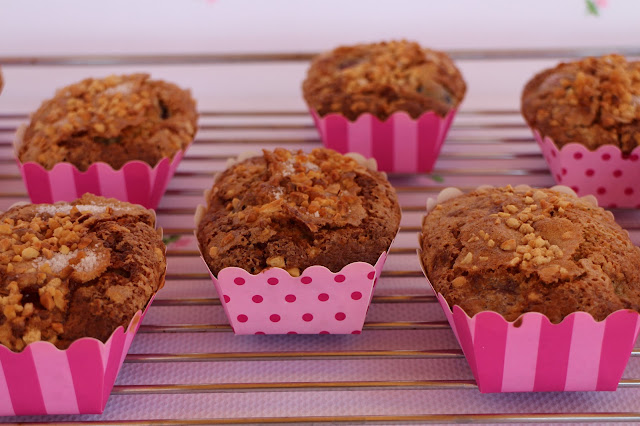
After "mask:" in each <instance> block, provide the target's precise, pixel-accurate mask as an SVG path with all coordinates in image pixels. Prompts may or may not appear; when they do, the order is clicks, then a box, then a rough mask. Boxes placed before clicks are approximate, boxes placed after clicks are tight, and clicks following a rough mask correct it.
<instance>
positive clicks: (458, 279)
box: [451, 276, 467, 287]
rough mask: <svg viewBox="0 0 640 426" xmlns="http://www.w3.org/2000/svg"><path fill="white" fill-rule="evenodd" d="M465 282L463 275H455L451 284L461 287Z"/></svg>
mask: <svg viewBox="0 0 640 426" xmlns="http://www.w3.org/2000/svg"><path fill="white" fill-rule="evenodd" d="M466 283H467V279H466V278H465V277H462V276H460V277H456V278H454V280H453V281H451V285H453V286H454V287H462V286H463V285H465V284H466Z"/></svg>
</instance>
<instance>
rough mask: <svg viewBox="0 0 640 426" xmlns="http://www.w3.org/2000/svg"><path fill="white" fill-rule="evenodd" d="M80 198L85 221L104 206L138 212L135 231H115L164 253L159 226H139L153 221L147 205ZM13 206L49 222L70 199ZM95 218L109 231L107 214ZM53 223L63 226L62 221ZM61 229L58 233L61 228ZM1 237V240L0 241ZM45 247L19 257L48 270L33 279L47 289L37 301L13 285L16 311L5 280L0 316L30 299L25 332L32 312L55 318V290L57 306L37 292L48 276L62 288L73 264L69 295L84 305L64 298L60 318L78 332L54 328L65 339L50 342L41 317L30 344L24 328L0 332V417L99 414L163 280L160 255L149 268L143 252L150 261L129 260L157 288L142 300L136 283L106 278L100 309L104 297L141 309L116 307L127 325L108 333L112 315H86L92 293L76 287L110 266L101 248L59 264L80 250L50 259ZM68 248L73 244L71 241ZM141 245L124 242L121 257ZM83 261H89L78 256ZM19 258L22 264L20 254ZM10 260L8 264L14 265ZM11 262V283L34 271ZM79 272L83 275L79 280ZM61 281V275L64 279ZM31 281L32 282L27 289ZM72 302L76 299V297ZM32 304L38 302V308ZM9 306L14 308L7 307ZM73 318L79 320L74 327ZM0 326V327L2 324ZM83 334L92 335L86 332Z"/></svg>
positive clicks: (24, 307)
mask: <svg viewBox="0 0 640 426" xmlns="http://www.w3.org/2000/svg"><path fill="white" fill-rule="evenodd" d="M78 202H79V203H78V204H74V205H75V206H78V207H79V213H78V214H79V215H80V216H79V217H82V219H83V220H85V221H88V220H90V219H91V216H90V215H92V214H102V213H104V212H105V211H106V212H107V213H108V214H109V210H108V209H107V210H104V208H111V209H113V210H111V213H113V214H114V215H116V214H122V215H131V216H133V219H136V218H137V219H138V220H137V221H135V220H132V221H131V222H132V223H133V224H134V226H135V230H133V231H129V232H125V231H121V230H120V231H114V232H124V234H125V235H129V233H130V232H135V238H136V239H137V238H139V239H141V240H146V239H150V241H151V242H152V243H153V241H155V242H156V244H152V245H151V246H150V247H152V249H153V250H155V251H154V253H155V256H156V259H157V260H159V259H160V258H159V257H158V256H160V254H161V252H162V256H161V257H163V258H164V257H165V256H166V254H165V253H164V251H163V250H166V247H164V244H163V243H162V234H163V232H162V228H157V229H154V230H151V229H149V227H146V229H145V226H144V225H145V224H147V225H148V224H149V221H151V222H155V212H154V211H153V210H146V209H142V207H141V206H133V205H129V204H124V203H120V202H119V201H118V200H115V199H110V200H106V199H100V198H98V197H96V196H93V195H90V194H86V195H85V196H83V197H82V198H80V199H79V200H78ZM13 207H17V208H18V209H20V208H26V209H30V208H35V209H36V212H37V214H47V215H50V219H49V221H51V220H53V219H54V218H58V217H61V216H58V215H57V213H59V212H63V213H62V214H63V215H64V214H65V213H64V212H66V211H68V209H66V208H67V207H69V204H65V203H58V204H40V205H37V206H31V205H29V204H27V203H17V204H15V205H14V206H12V207H11V208H13ZM11 208H10V209H11ZM85 209H86V210H85ZM68 214H73V213H68ZM14 217H15V216H14ZM17 217H20V216H17ZM101 220H102V222H101V223H102V226H105V228H103V232H109V231H106V226H107V224H108V220H109V219H105V218H101ZM6 223H7V222H4V221H0V226H2V227H3V229H2V231H3V232H0V234H4V235H7V234H6V232H4V231H6V228H5V227H6ZM49 223H50V222H49ZM76 223H77V222H76ZM83 223H86V222H83ZM124 226H125V225H123V226H121V228H124ZM128 227H129V229H132V227H131V225H128ZM49 229H51V228H49ZM56 229H62V227H59V228H56ZM74 229H75V228H74ZM74 232H76V231H74ZM78 232H80V231H78ZM55 234H57V233H55ZM32 235H33V234H32ZM60 235H61V236H62V233H61V234H60ZM83 235H84V237H83V238H85V237H89V234H88V233H87V234H83ZM114 235H115V234H111V236H114ZM33 238H34V239H37V237H36V236H33ZM62 238H65V237H62ZM52 239H53V238H49V239H48V240H49V242H50V241H51V240H52ZM81 241H82V240H81ZM119 241H121V242H123V243H125V242H126V241H125V240H124V239H123V240H119ZM2 242H4V240H3V241H2ZM34 244H35V243H34ZM56 244H57V243H56ZM69 244H70V243H69ZM128 244H129V243H128ZM70 245H71V244H70ZM3 246H4V245H3ZM30 247H35V246H30ZM44 247H45V246H44V245H43V248H42V253H41V256H39V257H34V256H36V254H35V253H31V254H29V255H28V254H27V253H26V250H27V249H25V250H23V251H22V256H21V257H23V260H24V259H32V260H30V262H32V264H31V265H32V267H33V268H35V269H34V270H37V271H39V272H40V273H42V272H44V273H42V274H41V275H50V277H49V278H50V280H49V282H46V278H44V279H43V281H42V283H41V284H38V290H45V291H43V292H39V291H36V292H35V294H36V295H38V294H39V301H38V302H36V301H35V299H34V298H33V294H31V293H29V292H27V291H25V290H24V289H21V290H20V291H19V295H20V298H18V299H17V300H18V301H19V302H18V303H19V304H20V306H21V309H20V311H18V308H17V307H15V306H12V305H11V303H13V302H11V300H10V299H11V298H12V297H14V294H15V293H13V291H12V288H11V286H12V285H14V286H15V288H16V289H17V288H18V286H17V282H16V283H14V282H11V283H9V284H8V285H7V286H6V288H4V289H3V291H4V290H5V289H8V290H7V291H8V296H6V297H4V299H5V301H6V303H7V304H6V305H5V301H3V303H2V305H1V306H2V308H3V312H4V314H5V316H4V317H3V319H5V320H8V321H11V317H8V316H7V315H10V314H11V312H12V311H13V312H22V313H24V311H26V310H27V309H28V305H32V306H31V308H32V311H33V312H34V313H33V314H31V316H27V317H25V316H24V315H22V314H20V315H22V317H21V318H22V319H23V321H22V324H23V328H24V329H25V330H26V331H27V334H28V332H29V331H32V329H31V327H32V326H33V324H35V326H36V327H37V325H38V323H37V322H36V323H31V322H30V321H31V318H32V317H35V314H36V313H37V314H38V315H37V316H38V317H39V318H41V319H42V318H52V321H53V318H54V315H57V312H56V309H57V307H58V301H57V300H56V297H57V295H54V298H53V299H52V300H51V302H50V303H51V304H53V303H54V302H55V306H53V305H50V304H48V303H47V301H46V300H43V296H45V295H46V293H47V290H50V288H49V285H50V284H52V283H53V280H54V279H57V281H58V285H57V286H55V285H54V288H60V289H61V288H62V284H61V283H60V278H62V277H63V276H65V275H66V276H69V274H68V273H65V272H64V271H65V270H66V269H67V268H69V267H70V265H71V264H73V265H74V266H73V270H72V272H70V273H71V276H74V277H75V278H74V279H77V280H78V281H77V284H76V286H77V288H84V289H85V294H83V295H82V296H80V297H78V298H77V299H74V300H76V303H80V304H82V303H84V305H83V306H82V308H83V309H74V308H73V307H71V306H70V302H65V303H66V307H65V308H64V312H66V314H65V315H66V316H65V317H63V318H64V320H63V322H64V324H60V325H61V326H62V327H64V331H65V332H67V331H68V330H73V327H74V321H75V322H76V323H75V325H76V328H77V330H80V332H78V331H77V330H76V331H70V332H71V333H72V336H71V337H67V338H64V337H63V336H64V335H62V334H60V335H59V336H60V337H63V338H62V339H58V340H55V343H56V344H54V343H52V342H51V341H54V340H51V339H50V340H51V341H47V340H45V339H46V336H48V335H45V333H46V329H47V328H53V329H55V328H54V327H53V325H54V324H51V325H46V323H44V322H41V323H40V324H41V327H44V328H40V329H37V328H36V330H38V332H37V335H38V337H37V338H36V339H31V340H32V341H30V342H29V341H27V338H26V337H25V336H26V334H25V335H24V336H22V337H21V339H23V340H20V339H17V340H16V339H15V336H14V339H13V340H12V339H11V335H7V334H4V333H3V335H2V338H3V339H8V340H5V341H4V342H3V343H2V344H0V416H23V415H49V414H100V413H102V412H103V411H104V409H105V406H106V404H107V401H108V399H109V395H110V394H111V390H112V388H113V386H114V383H115V381H116V378H117V376H118V373H119V371H120V369H121V367H122V364H123V363H124V360H125V357H126V355H127V352H128V351H129V348H130V346H131V343H132V342H133V339H134V337H135V335H136V333H137V331H138V329H139V327H140V324H141V323H142V321H143V320H144V317H145V315H146V313H147V312H148V310H149V308H150V306H151V304H152V303H153V301H154V299H155V297H156V294H157V292H158V291H159V290H160V289H161V288H162V287H163V285H164V275H165V273H166V265H165V264H164V260H163V261H162V262H161V263H159V264H158V263H157V265H158V268H157V269H156V270H155V271H154V270H151V269H150V268H149V267H147V266H148V265H150V264H152V262H153V260H151V256H145V257H146V258H147V259H149V260H148V262H147V261H145V262H147V265H146V266H145V265H144V264H143V263H145V262H141V261H140V260H139V259H138V260H137V261H135V263H136V264H137V265H140V266H141V267H143V268H145V273H146V274H147V275H145V277H148V279H151V277H155V278H158V282H157V286H154V287H155V288H152V289H151V290H152V292H151V294H150V295H149V297H148V299H146V297H145V296H144V295H140V294H138V295H136V294H135V293H134V292H132V290H135V289H131V288H127V289H123V288H122V287H124V286H123V282H122V281H118V280H114V281H112V283H111V285H110V286H109V287H108V288H107V290H106V291H105V293H104V295H103V294H102V293H99V296H98V297H97V298H96V300H97V299H99V298H100V297H104V299H105V300H100V302H101V303H102V304H103V306H106V307H107V308H103V309H104V310H105V311H106V310H107V309H108V304H107V303H106V302H107V301H108V300H111V301H116V302H115V303H121V302H123V301H127V300H128V301H131V302H130V303H133V304H134V305H133V307H135V306H136V304H137V306H139V307H140V309H138V310H137V311H136V312H135V313H134V312H133V309H130V310H129V312H127V311H126V307H125V308H122V309H124V310H121V311H120V312H119V313H116V315H115V317H116V318H117V317H118V315H125V314H126V315H127V316H129V315H131V316H130V318H131V320H130V321H129V322H128V323H126V325H120V326H118V327H117V328H115V329H114V330H113V332H111V333H109V334H107V332H104V329H105V328H107V327H109V326H108V321H109V320H113V319H112V317H110V316H109V315H108V313H107V314H96V315H95V317H94V316H93V315H90V314H88V313H87V309H92V305H91V303H92V302H90V301H89V302H87V300H93V299H92V298H90V297H89V298H87V295H89V294H91V293H90V290H87V288H88V286H82V284H83V283H84V281H86V280H100V279H101V276H102V274H103V273H105V271H107V270H108V267H106V266H105V262H104V261H103V260H101V259H102V257H101V256H103V254H104V252H100V250H101V249H100V248H99V247H98V245H96V246H95V248H93V247H94V246H91V245H89V246H87V247H86V250H87V251H86V252H85V253H89V254H86V255H85V256H84V257H82V258H81V260H80V262H75V261H72V260H66V261H64V262H68V263H66V264H67V267H65V266H64V265H63V264H62V262H63V258H64V256H67V254H68V256H69V258H67V259H70V258H72V257H73V256H75V254H74V252H80V250H81V249H80V248H77V249H73V250H72V249H71V248H69V249H68V250H70V251H69V252H68V253H67V254H64V253H63V252H62V251H58V252H54V254H53V256H52V257H51V258H48V257H46V256H44V255H45V254H46V253H45V248H44ZM48 247H49V248H50V249H51V251H53V250H54V248H53V246H52V245H49V246H48ZM64 247H67V246H64ZM71 247H74V246H73V245H71ZM78 247H79V246H78ZM161 247H163V248H161ZM3 250H4V249H3ZM92 250H95V251H92ZM144 250H151V248H149V247H147V248H145V249H143V250H134V249H131V248H130V249H128V250H127V257H131V258H135V256H140V255H141V253H145V251H144ZM114 251H115V249H114ZM96 253H98V254H96ZM100 253H102V254H100ZM3 254H4V253H3ZM61 254H62V255H61ZM146 254H148V253H146ZM110 256H115V257H109V258H108V262H107V263H108V264H109V265H111V266H112V267H114V268H115V267H116V266H117V267H120V268H121V270H122V274H125V273H127V272H129V273H131V271H132V270H133V269H131V268H132V267H131V266H123V264H121V263H119V262H121V258H118V257H117V255H115V254H114V255H112V254H110ZM84 260H88V261H87V262H84ZM18 262H22V260H21V261H18ZM9 265H12V263H10V264H9ZM2 266H5V265H2ZM12 268H13V269H12V272H6V273H7V275H9V276H11V274H14V275H15V278H14V280H15V281H20V280H21V279H22V278H23V276H22V275H19V274H24V275H27V274H29V273H35V272H30V271H26V272H25V273H21V272H18V269H17V268H18V266H13V267H12ZM55 268H63V269H61V270H59V271H58V269H55ZM2 269H3V271H4V270H7V271H8V269H7V268H4V267H3V268H2ZM52 270H53V272H52ZM56 271H58V272H56ZM100 271H102V272H100ZM54 274H56V275H54ZM76 274H78V275H76ZM96 274H97V275H96ZM82 275H84V278H83V277H82ZM123 276H124V275H123ZM51 277H53V279H51ZM134 278H136V279H139V278H140V273H136V274H135V276H134V275H132V277H131V279H134ZM62 279H63V280H64V279H66V278H62ZM83 280H84V281H83ZM125 282H126V281H125ZM34 286H35V285H31V287H34ZM127 290H129V292H127ZM93 296H94V297H95V296H96V293H95V292H94V293H93ZM136 296H137V298H138V299H139V300H138V302H141V303H138V302H136V300H135V299H136ZM26 297H30V298H31V299H29V300H30V301H29V302H25V300H24V299H25V298H26ZM71 297H72V295H69V300H71ZM83 297H84V299H83ZM140 297H142V299H140ZM45 299H46V298H45ZM77 300H80V302H78V301H77ZM142 300H144V302H142ZM117 301H119V302H117ZM35 306H38V307H37V308H36V307H35ZM7 308H12V309H10V310H7ZM36 309H37V310H36ZM61 309H62V308H61ZM43 313H48V314H49V315H48V316H47V317H45V316H43V315H41V314H43ZM101 315H102V316H101ZM13 317H16V315H15V314H14V315H13ZM96 318H97V319H96ZM78 321H80V323H79V324H80V325H79V326H78ZM105 323H107V324H105ZM69 324H70V325H69ZM120 324H122V322H120ZM67 326H69V329H67ZM78 327H79V328H78ZM88 330H91V331H88ZM0 331H2V332H4V331H5V330H0ZM57 332H59V333H62V330H58V331H57ZM74 333H75V334H74ZM77 334H84V335H85V336H84V337H76V335H77ZM86 334H91V335H93V336H98V337H88V336H86ZM101 334H102V336H101ZM40 336H41V337H40ZM18 340H20V342H19V343H20V345H17V344H16V342H17V341H18ZM7 342H8V343H7ZM5 343H6V344H5ZM58 343H59V344H58Z"/></svg>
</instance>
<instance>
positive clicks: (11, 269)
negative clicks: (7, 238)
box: [7, 263, 13, 272]
mask: <svg viewBox="0 0 640 426" xmlns="http://www.w3.org/2000/svg"><path fill="white" fill-rule="evenodd" d="M7 272H13V263H9V264H8V265H7Z"/></svg>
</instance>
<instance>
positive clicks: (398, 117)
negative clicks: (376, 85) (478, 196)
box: [311, 109, 457, 173]
mask: <svg viewBox="0 0 640 426" xmlns="http://www.w3.org/2000/svg"><path fill="white" fill-rule="evenodd" d="M456 111H457V110H456V109H453V110H451V111H450V112H449V113H448V114H447V115H446V116H445V117H440V116H439V115H437V114H436V113H434V112H426V113H424V114H422V115H421V116H420V117H418V118H416V119H414V118H411V116H410V115H409V114H407V113H405V112H396V113H394V114H391V116H390V117H389V118H388V119H387V120H384V121H382V120H380V119H379V118H377V117H375V116H374V115H372V114H369V113H366V114H362V115H360V116H359V117H358V118H357V119H356V120H355V121H350V120H349V119H347V118H346V117H345V116H343V115H342V114H328V115H326V116H324V117H320V115H318V113H317V112H316V111H315V110H311V116H312V117H313V120H314V123H315V125H316V128H317V129H318V133H320V138H321V139H322V142H323V143H324V146H326V147H327V148H331V149H333V150H335V151H338V152H340V153H342V154H344V153H347V152H357V153H359V154H362V155H363V156H364V157H367V158H370V157H373V158H375V159H376V161H377V162H378V170H381V171H384V172H391V173H427V172H430V171H432V170H433V167H434V165H435V162H436V160H437V159H438V155H439V154H440V149H441V148H442V144H443V143H444V141H445V138H446V136H447V133H448V131H449V128H450V127H451V123H452V122H453V118H454V117H455V115H456Z"/></svg>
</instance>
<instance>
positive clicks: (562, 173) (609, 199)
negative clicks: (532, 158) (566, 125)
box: [533, 129, 640, 209]
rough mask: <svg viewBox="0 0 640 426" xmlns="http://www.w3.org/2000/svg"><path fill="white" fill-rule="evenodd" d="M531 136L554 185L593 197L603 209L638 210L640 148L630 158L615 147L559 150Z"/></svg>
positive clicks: (575, 145) (575, 146) (573, 145)
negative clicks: (538, 148) (545, 163)
mask: <svg viewBox="0 0 640 426" xmlns="http://www.w3.org/2000/svg"><path fill="white" fill-rule="evenodd" d="M533 135H534V137H535V139H536V142H538V145H539V146H540V150H541V151H542V155H543V156H544V159H545V160H546V161H547V164H548V165H549V169H551V174H552V175H553V178H554V179H555V181H556V183H558V184H562V185H565V186H568V187H570V188H571V189H573V190H574V191H575V192H576V193H577V194H578V195H593V196H595V197H596V198H597V200H598V203H599V204H601V205H602V206H604V207H609V208H616V207H620V208H636V209H640V187H638V182H640V147H638V148H636V149H634V150H633V151H632V152H631V154H630V155H623V153H622V151H621V150H620V148H618V147H617V146H615V145H602V146H600V147H598V148H597V149H596V150H595V151H591V150H589V149H587V148H586V147H585V146H584V145H582V144H579V143H570V144H567V145H564V146H563V147H561V148H560V149H558V147H557V146H556V144H555V143H554V141H553V140H552V139H551V138H549V137H543V136H542V135H541V134H540V132H538V131H537V130H535V129H534V130H533Z"/></svg>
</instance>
